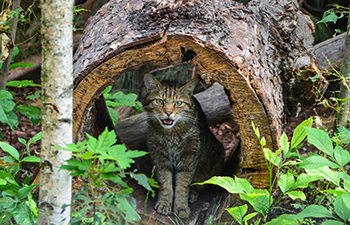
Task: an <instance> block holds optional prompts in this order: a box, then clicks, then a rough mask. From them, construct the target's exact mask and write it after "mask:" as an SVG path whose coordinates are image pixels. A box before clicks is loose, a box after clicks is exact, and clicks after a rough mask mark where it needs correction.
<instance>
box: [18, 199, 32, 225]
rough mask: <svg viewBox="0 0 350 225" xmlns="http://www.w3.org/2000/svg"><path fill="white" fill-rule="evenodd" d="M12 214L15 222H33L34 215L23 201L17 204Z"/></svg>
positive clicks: (29, 224)
mask: <svg viewBox="0 0 350 225" xmlns="http://www.w3.org/2000/svg"><path fill="white" fill-rule="evenodd" d="M13 214H14V218H15V221H16V223H17V224H28V225H31V224H33V225H34V224H35V221H34V215H33V213H32V211H31V210H30V208H29V207H28V205H27V204H26V203H25V202H22V203H21V204H19V205H18V206H17V207H16V210H15V211H14V212H13Z"/></svg>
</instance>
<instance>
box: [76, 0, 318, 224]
mask: <svg viewBox="0 0 350 225" xmlns="http://www.w3.org/2000/svg"><path fill="white" fill-rule="evenodd" d="M84 32H85V34H84V37H83V39H82V42H81V44H80V46H79V48H78V50H77V52H76V54H75V59H74V84H75V87H74V133H75V141H79V140H81V139H83V138H84V132H86V131H89V132H94V131H97V130H101V129H104V127H106V126H110V122H108V121H110V120H108V119H107V120H103V121H102V122H99V123H96V122H94V121H97V119H96V118H98V117H103V118H109V115H108V113H107V110H106V109H105V108H103V109H101V108H100V107H97V106H98V105H100V101H104V100H103V98H102V97H100V96H101V92H102V91H103V90H104V89H105V88H106V87H107V86H108V85H111V84H113V83H115V82H116V81H117V80H118V79H119V77H120V76H121V74H122V73H123V72H127V71H133V70H138V69H139V68H140V67H142V66H144V65H154V66H158V67H166V66H169V65H174V66H177V65H180V64H181V63H183V62H187V61H190V62H191V64H192V66H196V68H197V75H199V76H200V77H201V78H202V79H203V80H204V81H205V82H206V83H208V84H210V83H214V82H218V83H219V84H221V85H222V86H224V87H225V93H226V94H227V97H228V99H229V102H230V110H231V114H232V116H233V118H234V119H235V121H236V122H237V123H238V125H239V128H240V135H241V147H240V156H239V166H238V168H239V169H238V172H237V173H236V175H237V176H239V177H244V178H247V179H248V180H249V181H250V182H251V183H252V184H253V185H254V186H255V187H259V188H266V187H268V186H269V172H268V170H267V168H266V164H265V159H264V156H263V154H262V151H261V147H260V145H259V143H258V141H257V139H256V137H255V133H254V131H253V129H252V126H251V122H252V121H253V122H254V124H255V125H256V127H258V128H259V130H260V134H261V136H264V137H265V139H266V142H267V145H266V147H267V148H270V149H272V150H276V149H278V146H277V143H278V142H277V140H278V139H279V137H280V135H281V133H282V131H283V129H282V128H283V125H284V119H285V118H286V117H288V116H291V115H293V114H294V113H295V111H296V109H297V106H298V104H304V103H307V102H310V101H312V99H313V98H314V97H315V96H314V94H313V93H317V91H315V89H318V90H321V89H322V85H324V84H325V81H324V79H323V78H322V76H321V78H320V80H319V82H314V83H313V82H311V81H310V79H308V78H309V77H310V76H314V75H315V74H316V71H317V67H316V65H315V62H314V51H313V46H312V43H313V37H312V32H313V25H312V22H311V21H310V19H309V17H307V16H305V15H303V14H302V13H301V12H299V11H298V5H297V4H295V1H292V0H272V1H267V0H266V1H260V0H259V1H258V0H255V1H254V0H253V1H251V2H250V3H249V4H247V5H246V6H244V5H242V4H240V3H237V2H234V1H229V0H227V1H215V0H205V1H199V0H190V1H187V0H186V1H185V0H183V1H182V0H180V1H175V0H164V1H153V0H150V1H142V0H129V1H123V0H121V1H120V0H118V1H117V0H111V1H110V2H109V3H107V4H105V5H104V6H103V7H102V8H101V9H100V10H99V11H98V12H97V13H96V15H95V16H94V17H92V18H91V19H90V20H89V22H88V23H87V26H86V28H85V31H84ZM310 69H311V70H310ZM298 71H301V72H300V73H299V74H297V73H296V72H298ZM295 93H297V94H295ZM215 101H216V99H214V98H213V99H212V102H215ZM95 135H96V133H95ZM137 200H138V201H139V199H137ZM140 202H141V200H140ZM221 203H222V202H221ZM190 207H191V206H190ZM211 207H215V204H214V205H211V206H210V209H208V210H209V211H210V210H211V209H212V208H211ZM147 210H148V208H147ZM150 213H151V214H147V215H146V216H147V220H151V221H153V220H152V218H153V217H154V214H152V213H155V212H154V210H150ZM193 216H195V214H194V215H193ZM162 221H163V220H162ZM191 221H192V218H191ZM153 222H154V221H153Z"/></svg>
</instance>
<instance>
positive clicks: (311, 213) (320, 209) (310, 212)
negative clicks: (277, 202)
mask: <svg viewBox="0 0 350 225" xmlns="http://www.w3.org/2000/svg"><path fill="white" fill-rule="evenodd" d="M292 217H293V218H295V219H298V220H302V219H304V218H307V217H315V218H323V217H326V218H334V216H333V215H332V213H331V212H330V211H328V209H327V208H326V207H324V206H321V205H309V206H308V207H306V208H305V209H304V210H303V211H302V212H300V213H298V214H297V215H293V216H292Z"/></svg>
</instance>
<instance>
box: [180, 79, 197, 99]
mask: <svg viewBox="0 0 350 225" xmlns="http://www.w3.org/2000/svg"><path fill="white" fill-rule="evenodd" d="M197 84H198V79H197V78H194V79H192V80H190V81H189V82H187V84H185V85H184V86H182V87H181V89H180V92H185V93H186V94H188V95H190V96H192V95H193V92H194V89H195V88H196V86H197Z"/></svg>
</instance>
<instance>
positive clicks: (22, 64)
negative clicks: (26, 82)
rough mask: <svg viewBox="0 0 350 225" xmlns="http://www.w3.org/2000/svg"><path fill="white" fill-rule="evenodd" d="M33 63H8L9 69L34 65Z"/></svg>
mask: <svg viewBox="0 0 350 225" xmlns="http://www.w3.org/2000/svg"><path fill="white" fill-rule="evenodd" d="M34 65H35V64H34V63H23V62H18V63H12V64H11V65H10V70H14V69H16V68H18V67H22V68H26V67H31V66H34Z"/></svg>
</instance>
